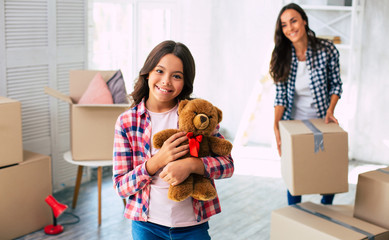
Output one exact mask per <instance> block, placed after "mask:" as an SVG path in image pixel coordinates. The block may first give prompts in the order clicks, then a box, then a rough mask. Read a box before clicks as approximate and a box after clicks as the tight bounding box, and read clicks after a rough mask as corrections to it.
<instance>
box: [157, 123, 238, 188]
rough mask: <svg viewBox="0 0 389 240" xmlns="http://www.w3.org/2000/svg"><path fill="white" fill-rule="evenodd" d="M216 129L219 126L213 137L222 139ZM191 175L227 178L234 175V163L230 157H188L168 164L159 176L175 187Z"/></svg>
mask: <svg viewBox="0 0 389 240" xmlns="http://www.w3.org/2000/svg"><path fill="white" fill-rule="evenodd" d="M218 129H219V126H217V129H216V131H215V132H214V135H213V136H215V137H219V138H222V139H224V137H223V136H222V135H221V134H220V133H219V131H218ZM191 173H196V174H199V175H204V176H205V177H207V178H212V179H220V178H228V177H231V176H232V174H233V173H234V161H233V159H232V157H231V155H228V156H214V157H211V156H208V157H203V158H195V157H188V158H184V159H179V160H177V161H174V162H170V163H168V164H167V165H166V167H164V169H163V171H162V172H161V173H160V175H159V176H160V177H161V178H162V179H163V180H165V181H166V182H168V183H169V184H172V185H177V184H179V183H181V182H182V181H184V180H185V179H186V178H187V177H188V176H189V174H191Z"/></svg>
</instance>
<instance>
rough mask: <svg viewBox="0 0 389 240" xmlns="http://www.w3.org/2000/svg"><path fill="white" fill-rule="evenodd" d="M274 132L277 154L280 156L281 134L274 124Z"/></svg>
mask: <svg viewBox="0 0 389 240" xmlns="http://www.w3.org/2000/svg"><path fill="white" fill-rule="evenodd" d="M274 134H275V136H276V143H277V150H278V155H280V157H281V135H280V129H279V128H278V127H276V126H275V127H274Z"/></svg>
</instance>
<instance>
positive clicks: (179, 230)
mask: <svg viewBox="0 0 389 240" xmlns="http://www.w3.org/2000/svg"><path fill="white" fill-rule="evenodd" d="M208 229H209V225H208V222H205V223H202V224H199V225H195V226H190V227H165V226H162V225H158V224H155V223H151V222H142V221H132V237H133V239H134V240H165V239H166V240H179V239H182V240H210V239H211V237H210V236H209V234H208Z"/></svg>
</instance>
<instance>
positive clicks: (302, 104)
mask: <svg viewBox="0 0 389 240" xmlns="http://www.w3.org/2000/svg"><path fill="white" fill-rule="evenodd" d="M274 42H275V47H274V49H273V53H272V57H271V62H270V75H271V76H272V77H273V80H274V82H275V85H276V97H275V103H274V106H275V107H274V133H275V136H276V142H277V149H278V153H279V155H280V156H281V137H280V131H279V126H278V122H279V121H280V120H291V119H295V120H305V119H312V118H324V119H325V122H326V123H329V122H335V123H337V124H338V120H337V119H336V118H335V116H334V109H335V106H336V104H337V102H338V100H339V99H340V96H341V93H342V81H341V79H340V70H339V52H338V50H337V49H336V47H335V45H334V44H333V43H332V42H330V41H327V40H324V39H319V38H317V37H316V35H315V33H314V32H313V31H312V30H311V29H310V28H309V25H308V17H307V15H306V14H305V12H304V10H303V9H302V8H301V7H300V6H298V5H297V4H295V3H290V4H288V5H286V6H284V7H283V8H282V9H281V11H280V13H279V15H278V18H277V23H276V30H275V34H274ZM287 194H288V204H289V205H291V204H296V203H299V202H301V196H292V195H291V194H290V192H289V191H288V192H287ZM333 199H334V194H329V195H323V198H322V200H321V202H322V203H323V204H332V201H333Z"/></svg>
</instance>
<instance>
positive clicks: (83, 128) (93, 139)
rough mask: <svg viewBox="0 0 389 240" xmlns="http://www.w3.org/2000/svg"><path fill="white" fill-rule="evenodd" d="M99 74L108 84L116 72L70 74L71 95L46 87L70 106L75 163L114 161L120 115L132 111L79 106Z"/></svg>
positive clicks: (108, 106)
mask: <svg viewBox="0 0 389 240" xmlns="http://www.w3.org/2000/svg"><path fill="white" fill-rule="evenodd" d="M98 72H100V73H101V75H102V77H103V78H104V80H105V81H108V80H109V79H110V78H111V77H112V76H113V74H114V73H115V72H116V71H90V70H74V71H70V79H69V81H70V82H69V87H70V95H69V96H67V95H65V94H62V93H60V92H58V91H56V90H54V89H51V88H48V87H46V88H45V93H47V94H49V95H51V96H53V97H56V98H58V99H60V100H62V101H65V102H67V103H69V105H70V126H71V134H70V138H71V141H70V145H71V151H72V157H73V160H75V161H77V160H109V159H112V153H113V138H114V134H115V123H116V120H117V118H118V116H119V115H120V114H121V113H122V112H124V111H126V110H127V109H128V108H129V105H128V104H83V105H81V104H80V105H79V104H77V102H78V101H79V100H80V98H81V96H82V94H83V93H84V91H85V90H86V89H87V87H88V85H89V82H90V81H91V80H92V79H93V77H94V76H95V75H96V73H98Z"/></svg>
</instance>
